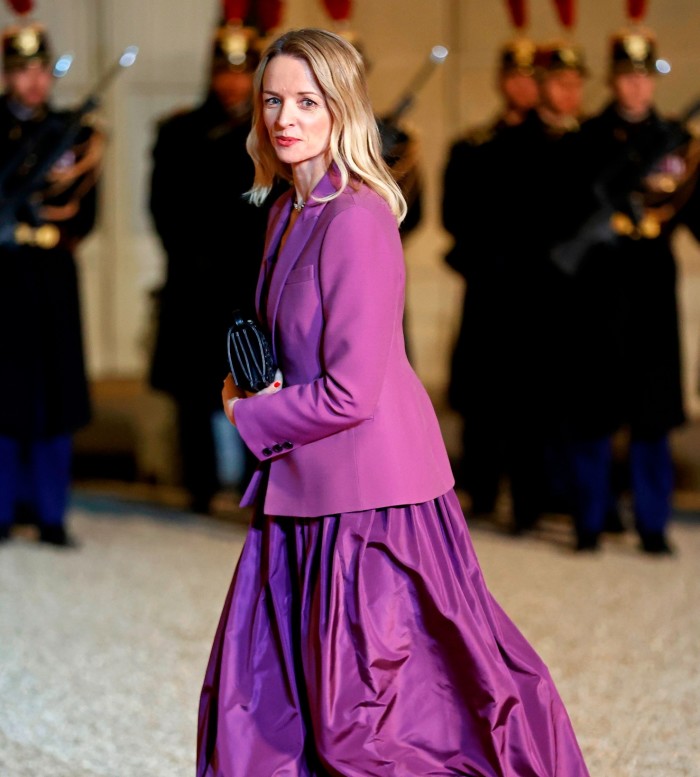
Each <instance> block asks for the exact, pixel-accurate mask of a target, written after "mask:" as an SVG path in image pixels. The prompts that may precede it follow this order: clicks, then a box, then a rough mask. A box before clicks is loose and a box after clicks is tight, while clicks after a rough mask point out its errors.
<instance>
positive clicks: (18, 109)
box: [7, 96, 43, 121]
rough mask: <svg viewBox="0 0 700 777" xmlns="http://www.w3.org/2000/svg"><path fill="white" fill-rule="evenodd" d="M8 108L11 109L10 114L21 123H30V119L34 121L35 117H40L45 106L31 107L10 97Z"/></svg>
mask: <svg viewBox="0 0 700 777" xmlns="http://www.w3.org/2000/svg"><path fill="white" fill-rule="evenodd" d="M7 107H8V108H9V109H10V113H12V115H13V116H14V117H15V118H16V119H19V120H20V121H29V119H33V118H34V117H35V116H38V115H39V113H40V111H41V110H42V108H43V106H36V107H30V106H28V105H25V104H24V103H23V102H20V101H19V100H16V99H15V98H14V97H12V96H9V97H8V99H7Z"/></svg>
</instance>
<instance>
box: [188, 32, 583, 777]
mask: <svg viewBox="0 0 700 777" xmlns="http://www.w3.org/2000/svg"><path fill="white" fill-rule="evenodd" d="M248 145H249V150H250V152H251V154H252V156H253V159H254V160H255V164H256V179H255V184H254V187H253V190H252V194H251V196H252V199H253V200H254V201H257V202H260V201H262V200H263V199H264V197H265V195H266V193H267V192H268V191H269V189H270V187H271V185H272V183H273V180H274V178H275V177H276V176H279V177H283V178H286V179H287V180H288V181H290V182H291V184H292V189H291V191H290V192H289V193H288V194H286V195H284V196H283V197H282V198H281V199H280V200H278V202H277V203H276V204H275V205H274V207H273V209H272V212H271V218H270V225H269V229H268V238H267V245H266V248H265V255H264V258H263V264H262V270H261V275H260V283H259V286H258V307H259V314H260V318H261V320H262V321H263V322H265V324H266V325H267V327H268V328H269V331H270V333H271V336H272V342H273V347H274V351H275V355H276V358H277V361H278V364H279V365H280V368H281V371H282V373H283V379H282V380H281V381H279V383H280V384H281V386H272V387H270V388H269V389H266V390H265V392H264V393H262V394H261V395H255V396H252V397H245V396H243V395H242V394H241V393H240V392H239V391H238V390H237V389H236V387H235V386H234V385H233V383H232V381H231V379H230V377H229V378H228V379H227V381H226V383H225V385H224V391H223V398H224V407H225V410H226V413H227V415H228V417H229V419H230V420H231V422H232V423H234V424H235V425H236V426H237V427H238V430H239V432H240V434H241V436H242V438H243V440H244V441H245V443H246V444H247V445H248V447H249V448H250V450H251V451H252V452H253V453H254V454H255V455H256V456H257V457H258V458H259V459H260V461H261V466H260V470H259V472H258V473H257V475H256V477H255V478H254V480H253V482H252V483H251V486H250V488H249V489H248V492H247V493H246V495H245V497H244V503H246V504H255V505H256V511H255V517H254V519H253V523H252V525H251V528H250V531H249V534H248V537H247V539H246V543H245V547H244V549H243V552H242V555H241V558H240V560H239V563H238V567H237V570H236V573H235V576H234V580H233V584H232V586H231V590H230V592H229V596H228V598H227V601H226V604H225V606H224V611H223V614H222V617H221V622H220V626H219V629H218V632H217V635H216V638H215V641H214V647H213V650H212V655H211V659H210V663H209V667H208V670H207V674H206V678H205V682H204V688H203V692H202V699H201V706H200V727H199V753H198V769H197V773H198V775H199V777H239V776H240V777H242V776H243V775H246V776H251V777H252V775H255V776H256V777H257V776H258V775H259V776H260V777H268V776H271V775H290V776H291V775H299V776H301V775H304V776H305V777H312V776H313V777H321V775H343V776H348V777H350V775H352V776H357V777H360V775H362V777H366V775H382V776H383V775H387V777H388V776H389V775H397V776H398V775H405V776H408V775H428V774H430V775H494V777H495V775H504V774H508V775H537V776H538V777H554V776H555V775H559V776H560V777H579V776H580V775H586V774H587V771H586V767H585V765H584V763H583V759H582V756H581V753H580V751H579V748H578V745H577V743H576V739H575V736H574V734H573V731H572V730H571V726H570V723H569V720H568V717H567V715H566V712H565V710H564V707H563V705H562V703H561V701H560V699H559V696H558V694H557V692H556V689H555V688H554V685H553V683H552V680H551V678H550V676H549V673H548V672H547V669H546V668H545V666H544V665H543V664H542V662H541V661H540V659H539V658H538V657H537V655H536V654H535V652H534V651H533V650H532V648H531V647H530V646H529V645H528V644H527V642H526V641H525V640H524V638H523V637H522V636H521V635H520V633H519V632H518V631H517V629H516V628H515V627H514V626H513V624H512V623H511V622H510V621H509V620H508V618H507V617H506V616H505V615H504V613H503V612H502V611H501V609H500V608H499V607H498V605H497V604H496V603H495V602H494V600H493V599H492V597H491V595H490V594H489V592H488V590H487V589H486V586H485V584H484V581H483V578H482V575H481V571H480V569H479V565H478V562H477V559H476V557H475V554H474V550H473V548H472V545H471V542H470V539H469V535H468V531H467V527H466V523H465V520H464V516H463V515H462V512H461V510H460V507H459V503H458V501H457V499H456V497H455V494H454V491H453V488H452V486H453V481H452V474H451V471H450V467H449V463H448V460H447V456H446V454H445V449H444V445H443V442H442V439H441V436H440V431H439V428H438V424H437V420H436V418H435V414H434V412H433V408H432V406H431V403H430V400H429V398H428V396H427V394H426V392H425V390H424V389H423V387H422V386H421V384H420V382H419V381H418V378H417V377H416V375H415V374H414V373H413V371H412V369H411V367H410V365H409V363H408V360H407V359H406V354H405V349H404V343H403V335H402V326H401V318H402V311H403V302H404V261H403V256H402V251H401V242H400V240H399V233H398V223H399V222H400V220H401V218H402V217H403V215H404V213H405V204H404V202H403V199H402V197H401V194H400V192H399V190H398V188H397V186H396V184H395V183H394V181H393V178H392V177H391V174H390V173H389V171H388V170H387V168H386V166H385V165H384V163H383V162H382V161H381V154H380V147H379V138H378V136H377V130H376V125H375V121H374V118H373V114H372V110H371V106H370V103H369V99H368V96H367V89H366V84H365V81H364V75H363V67H362V62H361V60H360V57H359V56H358V54H357V53H356V51H355V50H354V48H353V47H352V46H350V45H349V44H348V43H346V42H345V41H343V39H342V38H340V37H338V36H336V35H333V34H332V33H329V32H325V31H321V30H299V31H294V32H290V33H286V34H285V35H283V36H282V37H281V38H279V39H278V40H277V41H275V42H274V43H273V44H272V45H271V46H270V48H269V49H268V50H267V51H266V52H265V54H264V55H263V59H262V61H261V64H260V67H259V69H258V72H257V75H256V87H255V117H254V123H253V129H252V131H251V135H250V137H249V142H248Z"/></svg>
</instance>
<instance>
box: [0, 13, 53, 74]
mask: <svg viewBox="0 0 700 777" xmlns="http://www.w3.org/2000/svg"><path fill="white" fill-rule="evenodd" d="M50 60H51V46H50V44H49V38H48V35H47V33H46V29H45V28H44V27H43V25H41V24H36V23H32V24H24V25H12V26H11V27H6V28H5V29H4V30H3V31H2V64H3V69H4V70H5V71H8V70H16V69H17V68H21V67H24V66H25V65H28V64H29V63H30V62H41V63H43V64H47V63H48V62H49V61H50Z"/></svg>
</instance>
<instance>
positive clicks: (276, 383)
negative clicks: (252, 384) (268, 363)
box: [272, 380, 281, 388]
mask: <svg viewBox="0 0 700 777" xmlns="http://www.w3.org/2000/svg"><path fill="white" fill-rule="evenodd" d="M272 385H273V386H274V387H275V388H279V387H280V385H281V384H280V382H279V381H278V380H276V381H275V382H274V383H273V384H272Z"/></svg>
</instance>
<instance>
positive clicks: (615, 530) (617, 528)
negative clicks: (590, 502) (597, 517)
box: [603, 509, 627, 534]
mask: <svg viewBox="0 0 700 777" xmlns="http://www.w3.org/2000/svg"><path fill="white" fill-rule="evenodd" d="M603 531H604V532H605V533H606V534H624V533H625V532H626V531H627V529H626V527H625V524H624V523H622V518H621V517H620V513H619V512H618V510H617V509H611V510H608V512H607V513H606V514H605V523H604V524H603Z"/></svg>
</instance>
